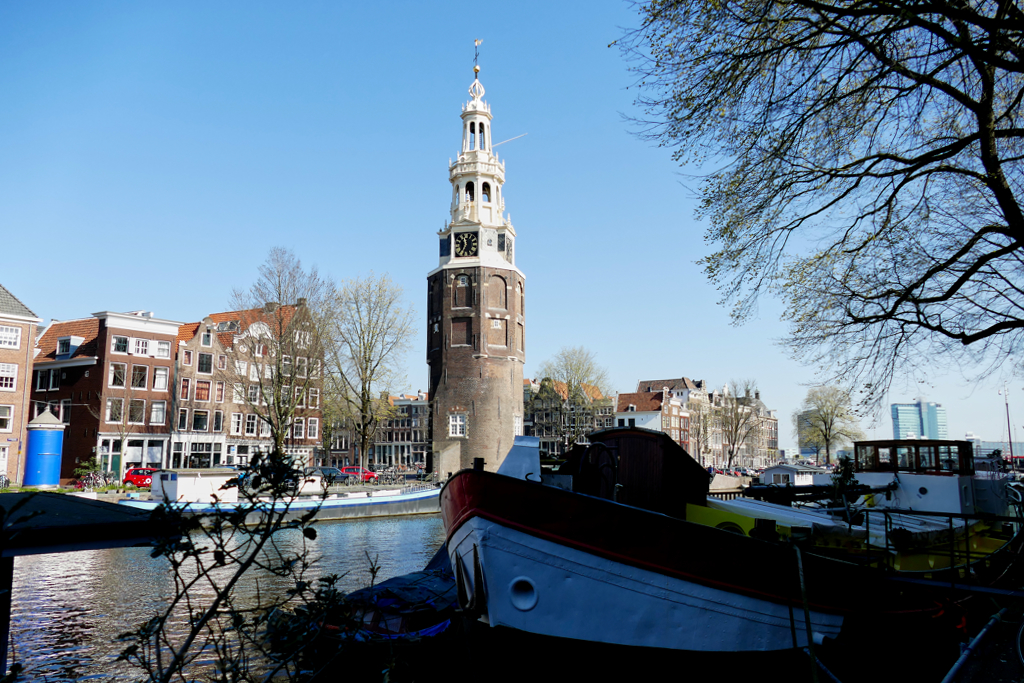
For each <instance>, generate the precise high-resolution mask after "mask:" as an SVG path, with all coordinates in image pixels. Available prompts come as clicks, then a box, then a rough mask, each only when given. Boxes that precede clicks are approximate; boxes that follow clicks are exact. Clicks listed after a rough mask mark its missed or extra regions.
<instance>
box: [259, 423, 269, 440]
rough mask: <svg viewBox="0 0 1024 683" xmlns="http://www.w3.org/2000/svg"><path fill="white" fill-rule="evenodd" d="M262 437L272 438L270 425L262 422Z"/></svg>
mask: <svg viewBox="0 0 1024 683" xmlns="http://www.w3.org/2000/svg"><path fill="white" fill-rule="evenodd" d="M260 436H270V423H269V422H267V421H266V420H260Z"/></svg>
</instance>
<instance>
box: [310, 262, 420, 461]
mask: <svg viewBox="0 0 1024 683" xmlns="http://www.w3.org/2000/svg"><path fill="white" fill-rule="evenodd" d="M329 310H330V314H329V315H328V316H326V317H325V326H324V334H325V338H324V346H323V348H324V361H325V363H326V366H327V370H326V377H325V380H326V381H327V383H328V385H329V388H328V393H329V395H330V396H331V397H332V400H334V401H336V402H337V405H338V409H339V413H340V414H341V415H343V416H345V418H346V420H347V422H348V424H349V425H350V426H351V429H352V433H353V437H354V438H355V439H357V440H358V443H359V461H360V464H361V465H362V466H365V465H366V462H367V461H366V457H367V453H368V452H369V449H370V445H371V444H372V443H373V441H374V438H375V437H376V435H377V430H378V428H379V427H380V425H381V424H382V423H384V422H386V421H387V420H389V419H391V418H392V417H393V416H394V408H393V406H392V405H391V403H390V401H389V400H388V396H389V394H390V392H391V391H392V390H393V388H394V387H396V386H397V385H399V384H400V383H402V382H404V379H405V378H404V375H403V373H402V367H401V360H402V358H401V356H402V352H403V351H405V349H406V348H407V346H408V344H409V341H410V339H411V337H412V330H413V325H412V320H413V311H412V307H410V306H407V305H406V304H405V303H404V302H403V298H402V289H401V288H400V287H399V286H398V285H396V284H394V283H393V282H392V281H391V279H390V278H389V277H388V276H387V275H381V276H375V275H373V274H372V273H371V274H370V275H369V276H367V277H363V278H355V279H352V280H348V281H346V282H345V283H343V284H342V286H341V287H340V288H338V289H337V290H335V291H334V292H333V293H332V295H331V299H330V305H329Z"/></svg>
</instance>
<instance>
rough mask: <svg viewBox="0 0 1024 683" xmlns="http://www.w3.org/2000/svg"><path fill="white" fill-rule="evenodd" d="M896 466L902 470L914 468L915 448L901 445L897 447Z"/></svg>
mask: <svg viewBox="0 0 1024 683" xmlns="http://www.w3.org/2000/svg"><path fill="white" fill-rule="evenodd" d="M896 467H898V468H899V469H901V470H912V469H915V468H914V449H913V448H909V447H907V446H900V447H898V448H897V449H896Z"/></svg>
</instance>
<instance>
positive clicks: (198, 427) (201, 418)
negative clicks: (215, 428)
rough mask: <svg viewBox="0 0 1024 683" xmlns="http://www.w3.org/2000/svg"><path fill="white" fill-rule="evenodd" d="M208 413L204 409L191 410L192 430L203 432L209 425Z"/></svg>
mask: <svg viewBox="0 0 1024 683" xmlns="http://www.w3.org/2000/svg"><path fill="white" fill-rule="evenodd" d="M209 421H210V413H209V411H206V410H193V411H192V431H193V432H205V431H207V428H208V427H209Z"/></svg>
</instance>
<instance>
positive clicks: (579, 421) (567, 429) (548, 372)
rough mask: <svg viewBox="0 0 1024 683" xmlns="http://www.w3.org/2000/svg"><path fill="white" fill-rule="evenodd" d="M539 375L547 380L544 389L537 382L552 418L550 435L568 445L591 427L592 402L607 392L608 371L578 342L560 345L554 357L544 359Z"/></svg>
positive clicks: (588, 431)
mask: <svg viewBox="0 0 1024 683" xmlns="http://www.w3.org/2000/svg"><path fill="white" fill-rule="evenodd" d="M540 373H541V376H542V377H543V378H544V379H545V380H550V385H549V386H548V389H549V390H548V391H545V384H544V382H543V381H542V382H541V392H540V393H539V394H538V397H537V398H538V400H543V401H544V402H545V404H546V405H547V406H548V407H549V408H550V410H551V412H552V414H553V415H554V417H555V419H554V420H551V421H550V422H551V426H552V427H553V430H554V432H555V434H554V436H555V437H556V438H557V440H558V441H559V443H563V444H564V445H565V447H566V449H569V448H572V447H573V445H575V444H576V443H577V442H579V441H580V440H581V439H583V438H584V437H585V436H586V435H587V434H589V433H590V432H591V431H593V429H594V402H595V401H597V400H599V399H601V398H603V397H604V395H605V394H607V393H608V372H607V370H605V369H604V368H603V367H601V366H600V365H599V364H598V363H597V359H596V358H595V357H594V353H593V352H592V351H590V350H588V349H586V348H584V347H582V346H563V347H562V348H561V349H559V351H558V353H556V354H555V356H554V358H551V359H549V360H546V361H544V364H543V365H541V368H540Z"/></svg>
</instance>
